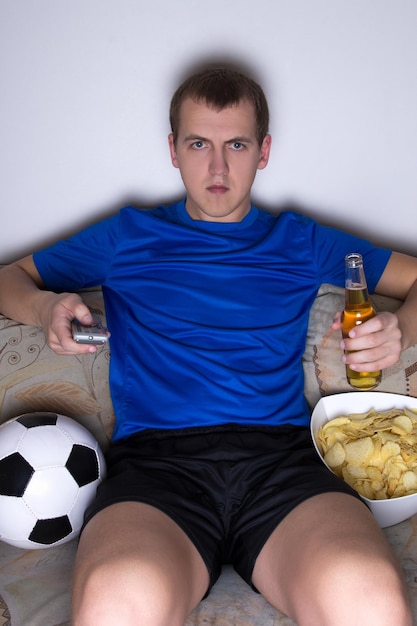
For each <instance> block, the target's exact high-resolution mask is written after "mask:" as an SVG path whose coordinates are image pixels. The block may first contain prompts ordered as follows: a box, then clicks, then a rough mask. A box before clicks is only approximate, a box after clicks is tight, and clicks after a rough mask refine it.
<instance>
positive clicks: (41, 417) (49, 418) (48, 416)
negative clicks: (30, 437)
mask: <svg viewBox="0 0 417 626" xmlns="http://www.w3.org/2000/svg"><path fill="white" fill-rule="evenodd" d="M57 419H58V415H56V413H26V414H25V415H21V416H20V417H18V418H17V420H16V422H19V424H22V426H26V428H35V427H36V426H55V424H56V422H57Z"/></svg>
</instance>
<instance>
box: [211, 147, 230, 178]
mask: <svg viewBox="0 0 417 626" xmlns="http://www.w3.org/2000/svg"><path fill="white" fill-rule="evenodd" d="M209 171H210V174H212V175H217V176H219V175H224V174H227V172H228V171H229V166H228V164H227V159H226V155H225V154H224V150H222V149H217V150H213V151H212V153H211V159H210V165H209Z"/></svg>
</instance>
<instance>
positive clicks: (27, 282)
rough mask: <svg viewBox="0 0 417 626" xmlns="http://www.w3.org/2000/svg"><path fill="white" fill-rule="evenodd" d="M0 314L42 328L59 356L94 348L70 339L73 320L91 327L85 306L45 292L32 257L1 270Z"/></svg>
mask: <svg viewBox="0 0 417 626" xmlns="http://www.w3.org/2000/svg"><path fill="white" fill-rule="evenodd" d="M0 312H1V313H2V314H3V315H5V316H6V317H9V318H10V319H14V320H16V321H17V322H21V323H22V324H29V325H32V326H39V327H41V328H42V329H43V331H44V333H45V335H46V338H47V341H48V344H49V346H50V347H51V348H52V349H53V350H54V351H55V352H57V353H58V354H83V353H87V352H95V351H96V347H95V346H91V345H90V346H89V345H82V344H77V343H76V342H75V341H73V340H72V335H71V321H72V319H73V318H74V317H76V318H77V319H79V320H80V322H82V323H83V324H91V322H92V317H91V313H90V310H89V309H88V307H87V305H86V304H84V302H83V301H82V299H81V298H80V296H79V295H77V294H74V293H62V294H57V293H54V292H52V291H47V290H46V289H45V286H44V284H43V281H42V279H41V277H40V275H39V272H38V270H37V269H36V266H35V263H34V261H33V258H32V256H28V257H25V258H23V259H21V260H20V261H17V262H16V263H13V264H11V265H8V266H6V267H5V268H3V269H2V270H0Z"/></svg>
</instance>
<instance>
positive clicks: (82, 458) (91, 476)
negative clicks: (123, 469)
mask: <svg viewBox="0 0 417 626" xmlns="http://www.w3.org/2000/svg"><path fill="white" fill-rule="evenodd" d="M65 467H66V468H67V470H68V471H69V473H70V474H71V476H72V477H73V478H74V480H75V482H76V483H77V485H78V486H79V487H83V486H84V485H88V484H89V483H92V482H93V481H95V480H97V479H98V478H99V476H100V474H99V466H98V460H97V455H96V452H95V450H93V449H92V448H88V447H87V446H83V445H80V444H75V445H74V446H73V447H72V450H71V454H70V455H69V457H68V461H67V462H66V464H65Z"/></svg>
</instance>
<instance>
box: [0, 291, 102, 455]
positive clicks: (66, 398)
mask: <svg viewBox="0 0 417 626" xmlns="http://www.w3.org/2000/svg"><path fill="white" fill-rule="evenodd" d="M81 295H82V297H83V298H84V300H85V302H86V304H87V305H88V306H89V307H90V308H91V309H92V310H93V311H95V312H97V313H99V314H100V315H101V316H103V319H105V317H104V306H103V299H102V295H101V291H100V290H91V291H85V292H83V293H82V294H81ZM109 359H110V351H109V349H108V347H107V346H104V347H100V348H99V349H98V351H97V352H96V353H95V354H88V355H83V356H58V355H56V354H55V353H54V352H53V351H52V350H51V349H50V348H49V347H48V345H47V343H46V339H45V335H44V333H43V332H42V331H41V330H40V329H39V328H35V327H33V326H24V325H22V324H18V323H16V322H13V321H11V320H9V319H7V318H5V317H3V316H0V416H1V417H0V422H4V421H6V420H8V419H10V418H11V417H15V416H16V415H21V414H22V413H28V412H30V411H54V412H57V413H62V414H63V415H68V416H69V417H74V418H76V419H77V420H78V421H79V422H81V423H82V424H83V425H84V426H86V427H87V428H88V429H89V430H90V431H91V432H92V433H93V434H94V435H95V437H96V438H97V440H98V441H99V443H100V444H101V445H102V446H103V448H106V446H107V445H108V442H109V440H110V437H111V432H112V428H113V422H114V413H113V406H112V403H111V400H110V393H109V384H108V369H109Z"/></svg>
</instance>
